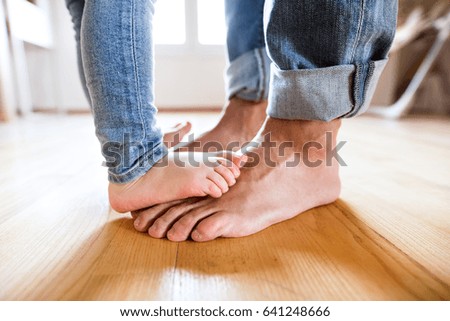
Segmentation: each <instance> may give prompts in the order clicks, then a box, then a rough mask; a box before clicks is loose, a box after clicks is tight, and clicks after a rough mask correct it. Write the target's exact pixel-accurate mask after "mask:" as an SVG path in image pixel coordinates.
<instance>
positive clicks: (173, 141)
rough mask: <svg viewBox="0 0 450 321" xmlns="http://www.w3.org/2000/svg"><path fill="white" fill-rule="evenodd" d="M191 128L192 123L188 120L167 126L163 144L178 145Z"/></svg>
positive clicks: (169, 146) (170, 146)
mask: <svg viewBox="0 0 450 321" xmlns="http://www.w3.org/2000/svg"><path fill="white" fill-rule="evenodd" d="M191 128H192V124H191V123H190V122H184V123H179V124H176V125H175V127H172V128H169V129H168V130H166V131H165V132H164V138H163V141H164V145H166V146H167V147H168V148H172V147H174V146H175V145H178V144H179V143H180V142H181V140H182V139H183V137H184V136H186V134H187V133H189V132H190V131H191Z"/></svg>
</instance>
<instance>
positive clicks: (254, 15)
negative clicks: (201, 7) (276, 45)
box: [191, 0, 270, 150]
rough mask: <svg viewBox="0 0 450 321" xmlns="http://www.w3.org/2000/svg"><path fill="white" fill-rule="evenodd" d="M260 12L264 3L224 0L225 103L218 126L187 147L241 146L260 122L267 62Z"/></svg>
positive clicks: (255, 0) (266, 93)
mask: <svg viewBox="0 0 450 321" xmlns="http://www.w3.org/2000/svg"><path fill="white" fill-rule="evenodd" d="M263 11H264V0H225V20H226V25H227V53H228V65H227V69H226V76H225V78H226V95H227V103H226V106H225V108H224V111H223V113H222V115H221V118H220V121H219V123H218V124H217V125H216V126H215V127H214V128H213V129H212V130H211V131H209V132H208V133H206V134H204V135H202V136H201V137H199V138H198V139H196V144H191V147H195V149H200V150H205V149H207V146H208V145H210V143H211V142H214V143H215V144H214V146H215V147H217V143H218V144H220V147H221V148H222V149H231V148H232V147H234V148H236V145H239V146H242V145H243V144H244V143H245V142H248V141H250V140H251V139H252V138H253V137H254V136H255V135H256V133H257V131H258V129H259V128H260V127H261V125H262V123H263V122H264V119H265V116H266V115H265V109H266V107H267V95H268V89H269V77H270V73H269V72H270V68H269V67H270V60H269V58H268V56H267V53H266V48H265V47H266V46H265V41H264V25H263ZM242 124H245V126H242ZM199 143H200V144H199ZM210 146H212V144H211V145H210Z"/></svg>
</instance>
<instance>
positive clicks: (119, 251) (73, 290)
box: [0, 114, 450, 300]
mask: <svg viewBox="0 0 450 321" xmlns="http://www.w3.org/2000/svg"><path fill="white" fill-rule="evenodd" d="M162 117H163V120H164V123H165V124H172V123H174V122H176V121H177V120H179V119H185V118H186V115H174V114H165V115H164V114H162ZM187 117H188V118H190V119H192V120H195V121H194V125H195V126H196V128H198V129H202V128H204V125H205V124H211V121H212V120H214V119H216V117H217V115H216V114H191V115H187ZM340 139H341V140H346V141H348V143H347V144H346V145H345V147H344V148H343V149H342V157H343V158H344V160H345V161H346V162H347V164H348V166H347V167H345V168H342V171H341V172H342V178H343V193H342V197H341V199H340V200H339V201H337V202H336V203H334V204H332V205H329V206H325V207H320V208H316V209H313V210H310V211H308V212H307V213H304V214H302V215H299V216H298V217H296V218H294V219H292V220H290V221H288V222H284V223H281V224H278V225H276V226H273V227H271V228H269V229H267V230H265V231H263V232H261V233H259V234H256V235H254V236H250V237H246V238H241V239H220V240H216V241H213V242H208V243H204V244H196V243H194V242H184V243H172V242H170V241H167V240H154V239H152V238H150V237H149V236H147V235H146V234H140V233H138V232H135V231H134V229H133V226H132V221H131V220H130V216H129V215H119V214H116V213H113V212H111V211H110V210H109V208H108V203H107V197H106V175H105V169H104V168H102V167H101V166H100V165H101V161H102V160H101V158H100V155H99V154H100V153H99V146H98V143H97V141H96V138H95V137H94V129H93V124H92V120H91V118H90V117H89V116H52V115H40V116H36V117H32V118H31V119H29V120H26V121H23V120H21V121H19V122H17V123H14V124H10V125H0V165H1V167H0V262H1V263H0V299H2V300H211V299H213V300H250V299H251V300H449V299H450V120H448V119H447V120H436V119H435V120H432V119H408V120H404V121H401V122H393V121H384V120H379V119H374V118H368V117H360V118H358V119H353V120H346V121H344V125H343V129H342V132H341V137H340Z"/></svg>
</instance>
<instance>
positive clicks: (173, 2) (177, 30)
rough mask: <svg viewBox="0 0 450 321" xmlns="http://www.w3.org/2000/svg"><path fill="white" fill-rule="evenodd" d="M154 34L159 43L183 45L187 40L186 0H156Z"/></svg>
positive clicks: (156, 42)
mask: <svg viewBox="0 0 450 321" xmlns="http://www.w3.org/2000/svg"><path fill="white" fill-rule="evenodd" d="M153 36H154V41H155V44H158V45H182V44H184V43H185V42H186V8H185V0H159V1H156V5H155V18H154V21H153Z"/></svg>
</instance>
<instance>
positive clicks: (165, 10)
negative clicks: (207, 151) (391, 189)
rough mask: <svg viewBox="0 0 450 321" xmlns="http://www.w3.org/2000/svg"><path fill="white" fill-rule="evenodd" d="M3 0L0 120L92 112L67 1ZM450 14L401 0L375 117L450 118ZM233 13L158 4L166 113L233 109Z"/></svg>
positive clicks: (208, 2)
mask: <svg viewBox="0 0 450 321" xmlns="http://www.w3.org/2000/svg"><path fill="white" fill-rule="evenodd" d="M0 3H1V7H0V77H1V78H0V119H1V120H2V121H8V120H12V119H15V118H17V117H19V116H20V115H22V116H26V115H27V114H31V113H33V112H55V113H72V112H88V111H89V106H88V103H87V101H86V99H85V97H84V94H83V91H82V89H81V86H80V82H79V79H78V72H77V63H76V54H75V43H74V31H73V29H72V25H71V21H70V17H69V14H68V12H67V9H66V8H65V2H64V1H63V0H29V1H26V0H0ZM448 12H449V2H448V0H442V1H441V0H426V1H418V0H400V10H399V24H398V33H397V39H396V41H395V44H394V46H393V49H392V52H391V60H390V62H389V65H388V67H387V68H386V70H385V72H384V75H383V79H382V81H381V82H380V85H379V87H378V90H377V93H376V95H375V98H374V100H373V105H376V106H375V107H374V108H373V110H372V112H373V113H377V114H379V115H382V116H385V117H390V118H398V117H400V116H402V115H405V114H410V113H425V114H437V115H449V114H450V94H449V90H448V89H449V88H450V76H449V75H450V73H449V69H450V55H449V49H450V46H449V37H448V29H449V23H448V20H449V19H448ZM223 17H224V4H223V0H163V1H158V2H157V11H156V21H155V41H156V57H155V58H156V83H155V86H156V105H157V106H158V108H159V109H160V110H178V109H183V110H186V111H189V110H194V109H195V110H198V109H200V110H201V109H205V110H211V109H219V108H220V107H221V106H222V105H223V103H224V99H225V96H224V83H223V77H222V76H223V70H224V67H225V61H226V56H225V55H226V54H225V48H224V39H225V26H224V18H223ZM174 93H176V95H175V94H174ZM386 110H390V111H389V112H386Z"/></svg>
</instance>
